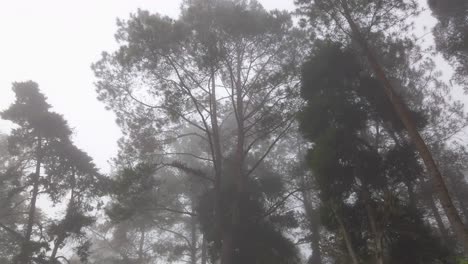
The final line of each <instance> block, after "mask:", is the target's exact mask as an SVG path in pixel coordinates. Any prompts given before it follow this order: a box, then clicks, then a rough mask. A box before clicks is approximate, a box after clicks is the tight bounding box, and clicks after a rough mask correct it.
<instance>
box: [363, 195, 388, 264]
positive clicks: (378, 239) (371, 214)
mask: <svg viewBox="0 0 468 264" xmlns="http://www.w3.org/2000/svg"><path fill="white" fill-rule="evenodd" d="M363 198H364V202H365V204H366V211H367V217H368V218H369V223H370V226H371V230H372V233H373V235H374V246H375V260H376V263H377V264H384V254H383V252H384V251H383V232H382V229H381V228H380V227H379V225H378V224H377V216H376V214H375V209H374V207H373V206H372V201H371V197H370V194H369V191H368V190H367V188H366V187H364V190H363Z"/></svg>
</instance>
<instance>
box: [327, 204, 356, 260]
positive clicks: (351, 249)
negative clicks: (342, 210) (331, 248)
mask: <svg viewBox="0 0 468 264" xmlns="http://www.w3.org/2000/svg"><path fill="white" fill-rule="evenodd" d="M333 214H334V216H335V219H336V221H337V222H338V225H339V226H340V231H341V234H342V235H343V238H344V240H345V245H346V249H347V250H348V254H349V256H350V257H351V261H352V263H353V264H359V260H358V257H357V254H356V250H355V249H354V245H353V242H352V240H351V236H350V235H349V233H348V229H347V228H346V225H345V224H344V222H343V219H341V216H340V215H338V214H337V213H336V212H334V213H333Z"/></svg>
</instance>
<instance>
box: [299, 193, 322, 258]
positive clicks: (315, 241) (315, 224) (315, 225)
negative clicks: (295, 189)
mask: <svg viewBox="0 0 468 264" xmlns="http://www.w3.org/2000/svg"><path fill="white" fill-rule="evenodd" d="M302 198H303V200H302V201H303V205H304V211H305V213H306V215H307V218H308V220H309V229H310V232H311V233H312V237H311V243H310V248H311V249H312V256H311V258H310V259H309V264H322V253H321V251H320V233H319V232H320V231H319V226H320V217H319V215H318V212H317V210H315V209H314V208H312V205H311V203H310V199H309V196H308V195H307V193H306V191H305V190H304V189H303V190H302Z"/></svg>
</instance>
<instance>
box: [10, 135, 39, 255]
mask: <svg viewBox="0 0 468 264" xmlns="http://www.w3.org/2000/svg"><path fill="white" fill-rule="evenodd" d="M41 165H42V137H41V136H38V138H37V149H36V171H35V172H34V175H33V191H32V197H31V202H30V205H29V213H28V224H27V226H26V232H25V235H24V241H23V244H22V246H21V250H20V253H19V255H18V257H17V258H16V260H15V263H17V264H28V263H29V262H30V261H31V253H32V252H31V235H32V229H33V226H34V218H35V215H36V202H37V196H38V194H39V177H40V174H41Z"/></svg>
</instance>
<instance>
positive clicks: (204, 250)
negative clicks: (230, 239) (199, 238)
mask: <svg viewBox="0 0 468 264" xmlns="http://www.w3.org/2000/svg"><path fill="white" fill-rule="evenodd" d="M207 259H208V252H207V244H206V239H205V236H204V235H203V242H202V252H201V264H206V263H207Z"/></svg>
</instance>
